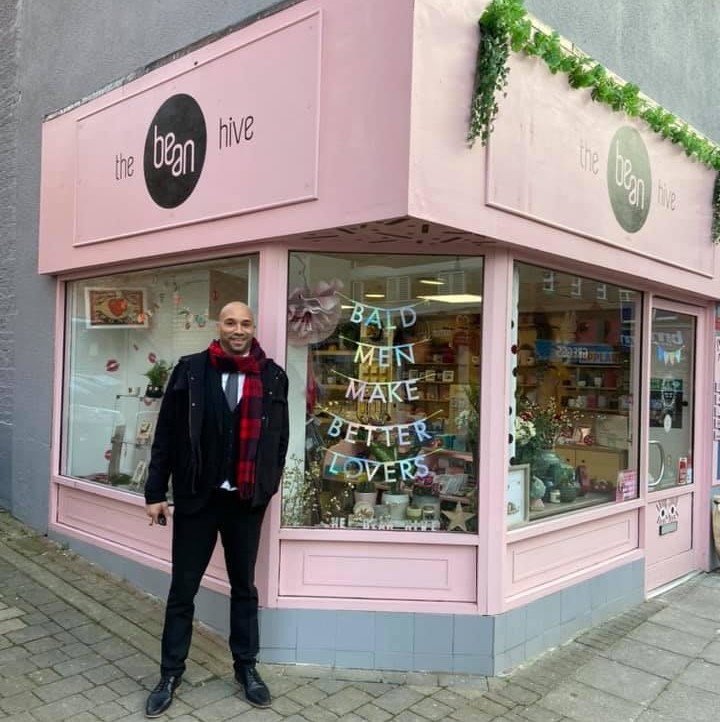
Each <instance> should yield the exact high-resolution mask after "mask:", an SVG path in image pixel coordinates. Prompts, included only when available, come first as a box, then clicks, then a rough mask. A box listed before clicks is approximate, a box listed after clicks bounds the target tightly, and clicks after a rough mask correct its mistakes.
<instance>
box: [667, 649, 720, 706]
mask: <svg viewBox="0 0 720 722" xmlns="http://www.w3.org/2000/svg"><path fill="white" fill-rule="evenodd" d="M675 681H677V682H679V683H681V684H686V685H688V686H689V687H697V688H698V689H703V690H705V691H706V692H712V693H714V694H717V695H718V702H719V703H720V667H719V666H718V665H716V664H710V663H708V662H704V661H702V660H694V661H692V662H691V663H690V664H689V665H688V666H687V667H686V668H685V669H684V670H683V671H682V674H680V675H678V677H677V678H676V680H675Z"/></svg>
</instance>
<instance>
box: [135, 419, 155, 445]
mask: <svg viewBox="0 0 720 722" xmlns="http://www.w3.org/2000/svg"><path fill="white" fill-rule="evenodd" d="M154 426H155V424H154V419H151V418H144V419H138V427H137V434H136V436H135V443H136V444H137V445H138V446H145V445H146V444H149V443H150V440H151V439H152V434H153V430H154Z"/></svg>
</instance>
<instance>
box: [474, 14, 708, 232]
mask: <svg viewBox="0 0 720 722" xmlns="http://www.w3.org/2000/svg"><path fill="white" fill-rule="evenodd" d="M478 26H479V30H480V40H479V44H478V53H477V60H476V65H475V81H474V84H473V96H472V103H471V106H470V128H469V130H468V137H467V140H468V143H469V144H470V146H472V145H473V144H474V143H475V141H476V140H477V139H478V138H480V141H481V144H482V145H485V144H486V143H487V141H488V139H489V138H490V134H491V133H492V130H493V123H494V121H495V117H496V116H497V113H498V105H497V101H496V94H497V92H498V91H500V92H502V93H503V94H505V87H506V85H507V82H508V72H509V68H508V64H507V61H508V57H509V54H510V50H511V49H512V51H513V52H516V53H517V52H523V53H525V54H526V55H528V56H530V57H538V58H541V59H542V60H543V61H544V62H545V64H546V65H547V66H548V69H549V70H550V72H551V73H553V74H555V73H558V72H563V73H565V74H566V75H567V76H568V83H569V84H570V85H571V86H572V87H573V88H589V89H590V95H591V97H592V99H593V100H595V101H597V102H599V103H604V104H605V105H608V106H610V107H611V108H612V109H613V110H615V111H619V112H623V113H625V114H626V115H628V116H630V117H632V118H642V119H643V120H644V121H645V122H646V123H647V124H648V125H649V126H650V128H651V129H652V130H653V131H655V132H656V133H659V134H660V135H661V136H662V137H663V138H666V139H668V140H670V142H671V143H675V144H676V145H679V146H680V147H682V148H683V149H684V150H685V154H686V155H687V156H688V157H690V158H694V159H696V160H698V161H699V162H700V163H703V164H704V165H706V166H708V167H709V168H712V169H713V170H715V171H718V175H717V177H716V179H715V188H714V193H713V221H712V234H711V235H712V242H713V243H715V244H720V146H718V145H716V144H715V143H713V142H712V141H710V140H708V139H707V138H704V137H702V136H700V135H698V134H697V133H695V132H694V131H692V130H690V128H689V127H688V124H687V123H685V122H683V121H681V120H680V119H679V118H677V117H676V116H675V115H673V114H672V113H670V112H669V111H667V110H665V109H664V108H661V107H659V106H658V105H656V104H654V103H652V102H650V101H649V100H647V99H645V98H644V97H642V96H641V95H640V89H639V88H638V86H637V85H635V84H633V83H624V82H622V81H620V80H617V79H616V78H614V77H613V76H612V75H611V74H610V73H608V71H607V69H606V68H604V67H603V66H602V65H601V64H600V63H598V62H596V61H595V60H593V59H592V58H591V57H589V56H587V55H584V54H575V53H571V52H570V51H569V50H566V49H565V48H564V47H563V46H562V44H561V43H560V36H559V35H558V33H557V32H555V31H553V32H552V33H550V34H548V33H546V32H544V31H542V30H540V29H538V28H535V27H533V25H532V23H531V21H530V19H529V18H528V15H527V12H526V10H525V7H524V6H523V0H491V2H490V3H489V5H488V6H487V8H486V9H485V12H484V13H483V14H482V16H481V17H480V20H479V21H478Z"/></svg>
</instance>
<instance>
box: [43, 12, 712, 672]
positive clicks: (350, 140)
mask: <svg viewBox="0 0 720 722" xmlns="http://www.w3.org/2000/svg"><path fill="white" fill-rule="evenodd" d="M485 5H486V3H485V2H484V1H483V0H452V1H448V0H443V1H442V2H441V1H440V0H416V1H415V2H412V1H411V0H397V1H396V2H393V3H387V2H383V1H382V0H364V1H363V2H362V3H360V2H356V1H354V0H333V1H332V2H330V0H306V1H305V2H300V3H298V4H295V5H292V6H291V7H289V8H286V9H284V10H282V11H281V12H278V13H276V14H273V15H270V16H268V17H266V18H263V19H261V20H259V21H257V22H255V23H253V24H251V25H249V26H247V27H244V28H241V29H239V30H237V31H235V32H232V33H229V34H227V35H225V36H223V37H221V38H220V39H216V40H214V41H213V42H209V43H207V44H205V45H202V46H201V47H198V48H195V49H192V50H190V51H188V52H187V53H185V54H181V55H180V56H179V57H177V58H176V59H174V60H172V61H171V62H168V63H166V64H163V65H161V66H160V67H158V68H156V69H154V70H152V71H150V72H148V73H146V74H143V75H141V76H140V77H137V78H133V79H131V80H128V81H127V82H125V83H123V84H120V85H118V86H116V87H112V88H110V89H107V91H105V92H101V93H98V94H97V95H96V97H94V98H93V99H91V100H89V101H87V102H84V103H82V104H79V105H77V106H75V107H72V108H70V109H67V110H65V111H62V112H59V113H57V114H55V115H54V116H52V117H50V118H48V119H47V120H46V122H45V123H44V127H43V149H42V188H41V217H40V249H39V272H40V273H42V274H48V275H52V276H55V277H56V278H57V307H56V322H57V343H56V352H55V361H56V363H55V368H56V378H55V399H54V414H53V454H52V469H51V474H50V495H51V504H50V520H49V523H50V529H51V531H52V532H53V533H55V534H57V535H60V536H62V537H64V538H68V539H72V540H77V541H78V542H82V543H83V544H89V545H91V546H93V547H97V548H99V549H102V550H105V551H107V552H109V553H111V554H114V555H116V556H117V557H120V558H124V559H127V560H128V561H129V562H131V563H133V564H137V565H141V566H143V567H146V568H148V569H154V570H158V572H160V573H167V572H168V570H169V558H170V534H169V533H168V531H167V530H160V529H158V528H157V527H149V526H148V524H147V521H146V517H145V515H144V509H143V505H144V502H143V497H142V493H141V492H142V484H143V481H144V474H145V473H146V468H147V462H148V460H149V456H148V454H149V449H150V447H151V443H152V432H153V424H154V422H155V420H156V418H157V412H158V409H159V405H160V404H161V398H155V397H153V396H152V395H150V394H148V392H147V391H146V390H145V384H146V382H147V379H145V378H144V376H145V375H146V374H147V372H148V370H149V366H152V365H153V364H154V363H156V362H157V361H167V362H168V364H172V363H174V361H176V360H177V358H178V357H179V356H180V355H182V354H183V353H189V352H192V351H195V350H200V349H201V348H203V347H204V345H206V344H207V341H208V340H209V339H210V338H212V332H213V326H214V323H213V321H214V317H215V315H216V312H217V310H218V308H219V307H221V306H222V304H223V303H224V302H227V301H229V300H232V299H234V298H239V299H240V300H244V301H246V302H248V303H249V304H250V305H251V306H252V307H253V308H254V309H255V311H256V316H257V326H258V337H259V339H260V341H261V343H262V344H263V346H264V348H265V350H266V352H267V353H268V354H269V355H272V356H273V357H274V358H275V359H276V360H278V361H279V362H280V363H282V364H283V365H285V366H286V367H287V369H288V375H289V378H290V399H289V405H290V409H289V411H290V417H291V427H292V437H291V443H290V451H289V456H288V467H287V474H286V481H285V484H284V488H283V491H282V492H281V493H280V494H278V496H277V498H276V499H275V500H274V502H273V504H272V505H271V507H270V510H269V513H268V516H267V517H266V523H265V527H264V532H263V540H262V546H261V558H260V561H259V563H258V580H257V583H258V588H259V591H260V596H261V604H262V607H263V610H262V627H261V636H262V639H261V645H262V654H261V658H262V659H263V660H264V661H267V662H283V663H287V662H299V663H300V662H310V663H317V664H331V665H337V666H344V667H363V668H377V669H401V670H430V671H449V672H462V673H479V674H496V673H499V672H501V671H503V670H505V669H507V668H509V667H510V666H512V665H514V664H517V663H519V662H521V661H522V660H524V659H527V658H528V657H530V656H532V655H533V654H535V653H537V652H539V651H542V650H543V649H546V648H548V647H550V646H553V645H555V644H557V643H560V642H561V641H564V640H566V639H567V638H569V637H570V636H571V635H572V634H574V633H575V632H577V631H578V630H579V629H582V628H584V627H587V626H590V625H591V624H593V623H596V622H598V621H600V620H602V619H605V618H607V617H609V616H612V615H613V614H616V613H618V612H620V611H622V610H623V609H626V608H628V607H629V606H631V605H632V604H635V603H637V602H638V601H640V600H641V599H643V598H644V596H645V595H646V594H647V593H650V592H652V591H653V590H656V589H658V588H661V587H662V586H663V585H665V584H668V583H670V582H673V581H675V580H678V579H682V578H683V577H684V576H686V575H688V574H692V573H695V572H697V571H702V570H707V569H709V568H710V566H711V564H712V559H711V552H710V499H711V496H712V491H713V490H712V486H713V484H714V483H715V481H716V480H717V479H716V477H717V476H718V475H717V473H716V468H717V452H716V449H715V442H714V433H715V432H714V429H713V427H714V421H713V418H714V416H713V410H714V399H715V391H714V381H715V363H716V361H715V359H716V352H715V345H716V342H715V337H716V299H717V297H718V279H719V278H720V266H719V262H718V258H717V253H716V250H715V246H714V245H713V244H712V243H711V240H710V225H711V209H712V192H713V183H714V174H713V173H712V172H711V171H709V170H708V169H706V168H704V167H703V166H701V165H699V164H698V163H695V162H692V161H690V160H688V159H687V158H686V157H685V156H684V155H683V154H682V153H681V151H679V150H678V149H677V148H676V147H674V146H672V145H671V144H669V143H667V142H665V141H663V140H661V139H659V138H658V137H657V136H655V135H653V134H652V133H651V132H649V131H648V130H647V129H646V128H644V127H643V126H642V124H641V123H638V122H636V121H634V120H631V119H628V118H626V117H624V116H622V115H620V114H617V113H612V112H611V111H609V110H607V109H604V108H602V107H598V106H597V105H596V104H593V103H592V102H591V101H590V99H589V98H588V97H587V96H586V95H584V94H583V93H582V92H579V91H574V90H571V89H570V88H569V86H568V85H567V82H566V81H565V80H563V79H562V78H560V77H556V76H553V75H551V74H550V73H549V72H548V71H547V69H546V68H545V66H544V65H542V64H541V63H539V62H537V61H534V60H528V59H523V58H519V57H513V58H512V59H511V74H510V78H511V80H510V85H509V86H508V93H507V96H506V97H505V98H504V99H503V100H502V102H501V107H500V114H499V116H498V119H497V121H496V124H495V129H494V132H493V134H492V137H491V139H490V142H489V144H488V146H487V147H481V146H480V144H479V143H478V144H476V145H475V146H474V147H472V148H470V147H468V144H467V142H466V135H467V124H468V121H467V119H468V105H469V99H470V94H471V89H472V80H473V71H474V58H475V53H476V43H477V35H476V33H477V25H476V21H477V18H478V16H479V15H480V14H481V13H482V11H483V9H484V6H485ZM541 442H542V443H541ZM361 490H364V491H365V492H366V493H368V494H370V496H369V497H366V498H365V500H363V499H362V498H360V497H358V496H356V494H357V493H358V492H360V491H361ZM393 492H395V496H396V497H397V496H399V498H400V500H401V501H397V499H394V498H392V497H390V496H386V495H389V494H391V493H393ZM204 586H205V587H206V589H208V590H209V591H210V592H214V593H217V594H219V595H224V594H225V593H226V591H227V583H226V579H225V575H224V571H223V563H222V553H221V550H219V549H218V550H216V554H215V556H214V557H213V560H212V562H211V566H210V569H209V570H208V573H207V575H206V578H205V581H204ZM199 614H200V616H201V617H202V616H203V610H202V608H200V609H199Z"/></svg>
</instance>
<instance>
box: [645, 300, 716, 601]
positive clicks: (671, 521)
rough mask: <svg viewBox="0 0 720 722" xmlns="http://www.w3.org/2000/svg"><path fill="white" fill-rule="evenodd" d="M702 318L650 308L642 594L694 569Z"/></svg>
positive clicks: (673, 308) (681, 309) (667, 307)
mask: <svg viewBox="0 0 720 722" xmlns="http://www.w3.org/2000/svg"><path fill="white" fill-rule="evenodd" d="M699 321H700V317H699V315H698V313H696V312H695V311H693V310H692V309H690V308H688V307H686V306H680V305H678V304H671V303H665V302H663V303H662V305H661V304H656V305H654V306H653V308H652V313H651V328H650V354H651V359H650V378H649V394H648V398H649V413H648V416H647V419H648V421H647V423H648V428H647V433H646V438H647V444H648V448H647V459H648V462H647V469H646V484H647V491H648V493H647V510H646V515H645V535H646V563H647V570H646V589H647V591H651V590H653V589H656V588H658V587H660V586H662V585H664V584H667V583H669V582H671V581H673V580H675V579H678V578H680V577H682V576H684V575H686V574H688V573H690V572H692V571H694V570H695V569H697V568H698V560H697V558H698V554H697V546H698V545H697V530H696V522H697V508H696V507H697V493H696V487H697V484H696V479H695V478H694V476H693V450H694V441H695V435H694V430H695V388H696V379H695V370H696V356H697V350H696V342H697V339H698V338H702V335H701V334H699V332H698V325H699Z"/></svg>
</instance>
